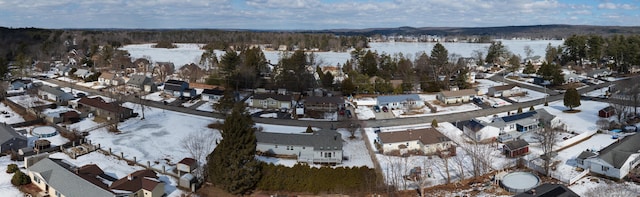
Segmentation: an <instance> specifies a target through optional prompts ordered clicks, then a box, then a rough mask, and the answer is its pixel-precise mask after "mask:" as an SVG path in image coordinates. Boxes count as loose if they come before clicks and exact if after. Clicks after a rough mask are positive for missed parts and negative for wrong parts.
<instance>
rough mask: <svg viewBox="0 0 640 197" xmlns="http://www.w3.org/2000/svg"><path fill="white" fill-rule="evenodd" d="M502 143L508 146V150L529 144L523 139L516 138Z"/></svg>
mask: <svg viewBox="0 0 640 197" xmlns="http://www.w3.org/2000/svg"><path fill="white" fill-rule="evenodd" d="M504 145H505V146H506V147H508V148H509V150H517V149H521V148H524V147H527V146H529V143H527V141H525V140H523V139H517V140H511V141H508V142H505V143H504Z"/></svg>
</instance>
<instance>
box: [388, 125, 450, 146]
mask: <svg viewBox="0 0 640 197" xmlns="http://www.w3.org/2000/svg"><path fill="white" fill-rule="evenodd" d="M378 137H379V138H380V141H382V143H398V142H409V141H415V140H418V141H420V142H421V143H422V144H436V143H440V142H447V141H451V140H450V139H449V138H448V137H447V136H444V135H443V134H442V133H440V132H439V131H438V130H436V129H434V128H425V129H416V130H406V131H395V132H382V133H378Z"/></svg>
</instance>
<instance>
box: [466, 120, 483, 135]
mask: <svg viewBox="0 0 640 197" xmlns="http://www.w3.org/2000/svg"><path fill="white" fill-rule="evenodd" d="M465 127H467V128H469V129H471V131H473V132H478V131H480V130H482V128H484V127H485V125H484V124H483V123H482V122H481V121H480V120H476V119H471V120H470V121H469V122H468V123H467V124H466V125H465Z"/></svg>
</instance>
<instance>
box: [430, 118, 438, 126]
mask: <svg viewBox="0 0 640 197" xmlns="http://www.w3.org/2000/svg"><path fill="white" fill-rule="evenodd" d="M431 127H438V121H437V120H436V119H433V120H432V121H431Z"/></svg>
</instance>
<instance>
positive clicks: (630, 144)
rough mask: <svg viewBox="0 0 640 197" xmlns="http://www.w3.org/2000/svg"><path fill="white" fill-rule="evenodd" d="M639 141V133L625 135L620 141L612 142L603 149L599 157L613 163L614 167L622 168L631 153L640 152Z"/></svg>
mask: <svg viewBox="0 0 640 197" xmlns="http://www.w3.org/2000/svg"><path fill="white" fill-rule="evenodd" d="M638 142H640V135H638V134H634V135H631V136H627V137H624V138H623V139H622V140H621V141H620V142H616V143H614V144H611V145H610V146H608V147H607V148H604V149H603V150H601V151H600V155H599V156H598V157H599V158H600V159H602V160H603V161H605V162H607V163H609V164H611V165H613V167H615V168H617V169H620V167H622V165H623V164H624V163H625V162H626V161H627V160H628V159H629V157H630V156H631V154H637V153H638V151H639V150H640V143H638Z"/></svg>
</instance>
